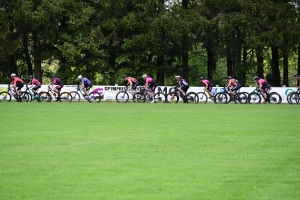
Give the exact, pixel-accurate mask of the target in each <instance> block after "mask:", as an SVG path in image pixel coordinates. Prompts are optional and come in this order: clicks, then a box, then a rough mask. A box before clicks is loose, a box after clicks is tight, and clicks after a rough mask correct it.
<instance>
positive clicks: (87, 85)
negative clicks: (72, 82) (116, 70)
mask: <svg viewBox="0 0 300 200" xmlns="http://www.w3.org/2000/svg"><path fill="white" fill-rule="evenodd" d="M77 78H78V80H79V81H80V84H79V87H80V88H81V89H82V91H83V92H84V94H85V95H86V96H87V97H88V96H89V93H88V91H89V89H91V87H93V84H92V81H90V80H89V79H87V78H85V77H82V76H81V75H79V76H78V77H77Z"/></svg>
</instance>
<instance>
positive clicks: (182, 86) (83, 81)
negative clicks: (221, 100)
mask: <svg viewBox="0 0 300 200" xmlns="http://www.w3.org/2000/svg"><path fill="white" fill-rule="evenodd" d="M294 77H295V78H297V79H298V80H299V82H300V75H299V74H294ZM142 78H143V79H144V80H145V85H144V89H145V90H146V91H147V92H148V93H149V94H150V95H151V98H152V101H151V103H155V99H154V91H155V89H156V87H157V83H156V81H155V80H154V78H152V77H150V76H148V75H147V74H143V75H142ZM11 79H12V82H11V87H12V88H13V90H14V92H15V93H16V94H17V96H18V97H19V96H20V93H19V91H20V90H21V88H22V87H23V86H24V81H23V80H22V79H21V78H20V77H18V76H17V75H16V74H15V73H12V74H11ZM28 79H29V82H28V84H31V86H29V88H31V89H32V92H33V94H34V96H35V97H36V96H37V90H38V89H39V88H40V87H41V83H40V81H39V80H37V79H36V78H34V77H33V76H32V75H29V77H28ZM50 79H51V83H50V84H49V85H48V86H49V87H50V88H51V89H52V90H53V91H55V92H56V93H58V94H59V93H60V91H61V89H62V88H63V87H64V83H63V81H62V80H61V79H60V78H58V77H56V76H55V75H51V76H50ZM77 79H78V80H79V81H80V84H79V87H80V88H81V89H82V91H83V92H84V94H85V95H86V96H87V97H88V96H89V94H88V91H89V89H90V88H91V87H92V86H93V85H92V81H91V80H89V79H88V78H85V77H83V76H82V75H79V76H78V77H77ZM123 79H124V81H126V82H127V86H130V87H131V88H132V92H133V94H134V93H135V91H136V88H137V86H139V85H140V82H139V81H138V79H137V78H134V77H131V76H126V75H124V76H123ZM175 79H176V83H177V85H176V88H177V89H178V90H179V91H180V94H181V95H182V96H181V97H182V99H183V101H184V103H187V99H185V95H186V94H187V91H188V89H189V87H190V86H189V84H188V82H187V81H186V80H185V79H184V78H182V77H181V76H179V75H177V76H175ZM225 79H226V80H227V83H226V85H225V88H228V90H229V91H230V93H231V94H232V96H234V95H235V94H236V92H237V91H238V90H239V89H240V88H241V87H242V86H241V84H240V83H239V81H238V80H236V79H234V78H232V77H231V76H226V77H225ZM253 80H254V81H255V82H256V83H257V85H258V90H261V91H262V93H263V96H264V98H265V99H266V98H267V95H266V93H267V92H268V91H269V90H270V87H271V86H270V84H269V83H268V81H267V80H265V79H263V78H259V77H258V76H255V77H254V78H253ZM199 81H200V83H202V84H203V85H204V89H205V91H206V92H207V93H208V94H209V96H210V98H211V99H213V98H214V95H213V94H212V92H211V90H212V87H213V83H212V82H211V81H210V80H208V79H205V78H204V77H199ZM298 88H299V89H300V84H299V86H298ZM58 96H59V95H58ZM17 100H18V101H21V99H19V98H18V99H17ZM58 100H59V99H58ZM88 100H89V99H88Z"/></svg>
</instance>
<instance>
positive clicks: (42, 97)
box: [38, 92, 52, 102]
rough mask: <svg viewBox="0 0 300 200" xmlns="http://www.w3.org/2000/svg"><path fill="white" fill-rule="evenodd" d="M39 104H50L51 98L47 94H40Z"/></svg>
mask: <svg viewBox="0 0 300 200" xmlns="http://www.w3.org/2000/svg"><path fill="white" fill-rule="evenodd" d="M38 101H39V102H51V101H52V97H51V95H50V93H49V92H40V93H39V96H38Z"/></svg>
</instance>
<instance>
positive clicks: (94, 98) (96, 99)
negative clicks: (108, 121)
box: [89, 92, 101, 103]
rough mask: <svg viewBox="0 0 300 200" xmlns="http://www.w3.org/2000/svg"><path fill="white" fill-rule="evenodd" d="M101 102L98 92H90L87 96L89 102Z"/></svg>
mask: <svg viewBox="0 0 300 200" xmlns="http://www.w3.org/2000/svg"><path fill="white" fill-rule="evenodd" d="M100 101H101V95H100V94H99V93H98V92H91V93H90V94H89V102H96V103H99V102H100Z"/></svg>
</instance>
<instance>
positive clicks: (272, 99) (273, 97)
mask: <svg viewBox="0 0 300 200" xmlns="http://www.w3.org/2000/svg"><path fill="white" fill-rule="evenodd" d="M281 101H282V98H281V96H280V95H279V94H278V93H277V92H271V93H270V96H269V103H271V104H281Z"/></svg>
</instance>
